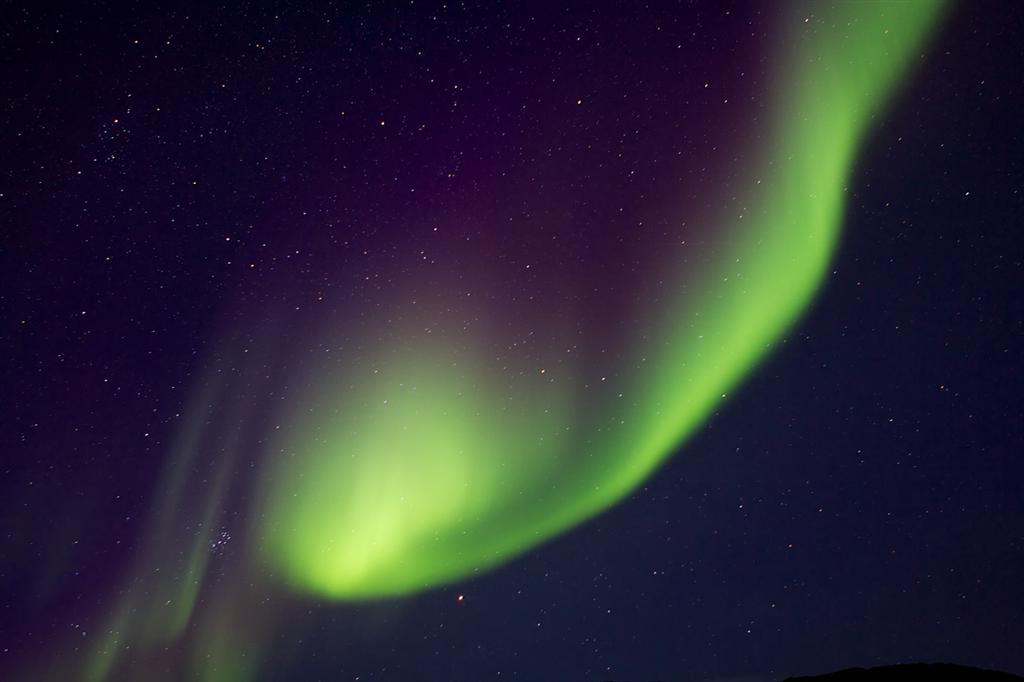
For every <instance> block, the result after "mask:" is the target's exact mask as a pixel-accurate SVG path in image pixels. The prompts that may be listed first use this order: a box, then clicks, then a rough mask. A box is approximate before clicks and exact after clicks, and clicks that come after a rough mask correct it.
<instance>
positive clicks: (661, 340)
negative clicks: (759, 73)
mask: <svg viewBox="0 0 1024 682" xmlns="http://www.w3.org/2000/svg"><path fill="white" fill-rule="evenodd" d="M940 7H941V6H940V4H938V3H931V2H913V3H901V4H875V3H865V4H856V3H850V4H842V5H839V6H837V7H833V8H829V9H828V10H824V14H825V15H826V16H822V6H815V9H817V10H818V11H819V13H818V15H817V16H815V17H814V19H813V20H809V21H807V22H806V23H805V22H804V21H802V19H799V18H797V17H796V16H795V15H794V16H793V21H792V22H791V23H792V24H795V25H797V26H798V28H797V29H796V30H795V31H794V34H793V35H792V36H788V37H789V38H790V39H791V40H792V45H793V51H792V53H791V54H790V55H788V62H787V68H786V69H784V70H783V72H782V73H783V74H784V75H783V79H784V81H785V83H786V85H785V86H784V87H782V88H781V89H780V90H781V92H780V94H779V97H778V100H777V101H776V102H775V115H776V121H777V123H776V132H775V134H774V135H772V136H771V137H770V138H769V139H770V143H769V146H768V148H767V149H766V150H762V152H761V153H762V154H763V159H764V161H762V162H761V164H760V165H759V167H758V168H757V170H756V172H755V173H753V174H751V175H749V176H747V177H748V178H749V185H748V186H749V194H748V197H747V198H746V201H745V205H746V206H748V207H749V210H748V211H746V214H745V217H744V218H743V221H742V223H741V224H736V225H730V224H728V223H729V222H730V221H729V220H728V219H724V218H723V223H724V225H723V228H724V230H725V231H726V232H727V234H728V235H729V246H727V247H725V248H722V249H721V251H720V253H719V254H718V255H717V256H716V257H714V260H713V265H712V266H711V267H709V268H708V269H707V271H706V272H705V274H704V275H703V279H704V281H703V282H701V283H700V286H699V287H698V289H699V290H700V292H701V294H700V295H699V296H698V297H697V298H696V299H692V298H691V299H689V300H685V301H678V302H677V303H676V304H674V305H670V306H668V307H667V308H666V309H664V310H660V311H657V314H656V319H654V320H652V322H651V327H652V330H651V333H647V334H642V335H641V334H637V335H636V336H635V337H634V345H633V350H632V356H633V359H634V362H633V365H634V366H635V372H634V374H633V376H632V377H631V378H630V379H629V380H628V381H627V382H626V383H625V388H624V390H623V391H622V397H618V396H615V397H613V398H612V399H610V400H601V399H595V402H598V403H600V406H599V407H597V408H596V409H593V408H590V409H588V411H587V415H586V417H587V418H586V420H585V423H579V422H580V421H584V420H581V419H579V418H578V411H577V410H578V407H577V405H576V404H575V403H574V395H575V394H573V393H572V392H571V391H570V390H568V389H566V388H561V387H559V388H555V387H553V385H552V384H550V383H541V382H533V383H531V382H529V381H528V380H519V379H508V378H503V377H502V376H499V375H498V373H497V372H495V371H492V370H491V368H489V367H488V366H487V363H486V362H483V361H482V360H480V359H479V358H478V357H477V358H474V357H470V356H469V354H467V353H464V352H463V353H453V352H448V351H445V350H443V349H437V348H435V349H431V348H430V347H425V346H424V345H423V343H424V341H425V340H424V339H421V338H417V337H416V335H415V332H413V331H412V330H410V332H409V334H408V335H406V339H405V341H404V345H401V346H398V347H394V348H390V349H388V350H386V351H383V352H382V353H381V355H380V356H379V357H377V358H376V359H375V360H376V362H375V363H374V365H373V366H374V367H377V368H380V369H374V370H373V371H372V372H370V371H361V369H360V368H357V367H352V368H350V371H348V372H347V373H346V376H345V378H344V381H340V380H339V381H338V384H339V385H343V386H344V388H342V389H338V388H335V387H331V386H330V385H326V386H324V387H322V388H321V389H320V392H319V393H318V394H317V395H316V396H315V397H313V398H311V400H310V401H309V403H310V404H311V405H314V407H312V408H311V409H310V411H309V412H308V413H306V414H304V415H302V417H301V418H300V419H297V420H296V423H295V424H294V425H293V427H292V428H291V430H290V431H289V432H288V434H287V435H286V436H285V437H284V438H283V439H282V441H281V443H280V446H281V449H282V451H283V452H285V453H286V456H285V457H282V458H281V461H282V464H281V465H280V466H278V467H276V468H274V469H273V470H272V471H271V474H270V477H269V480H270V481H271V482H270V484H269V486H268V493H267V497H266V505H265V506H264V507H262V508H263V509H264V510H265V517H264V518H265V519H266V522H265V524H264V525H263V527H262V529H261V531H260V533H259V534H260V535H261V536H262V538H261V540H262V546H261V548H262V550H263V552H264V553H265V555H266V557H267V559H268V560H269V562H270V563H271V565H272V566H273V567H274V570H275V571H276V572H277V573H278V574H279V576H280V577H281V578H283V579H284V580H285V581H286V582H287V583H288V584H289V585H290V586H291V587H293V588H295V589H298V590H300V591H305V592H310V593H313V594H319V595H323V596H327V597H333V598H345V599H352V598H367V597H380V596H388V595H399V594H405V593H411V592H415V591H418V590H422V589H425V588H429V587H431V586H434V585H437V584H440V583H444V582H448V581H452V580H457V579H459V578H462V577H465V576H467V575H472V574H474V573H475V572H478V571H480V570H483V569H485V568H487V567H490V566H494V565H496V564H498V563H500V562H502V561H504V560H507V559H509V558H511V557H512V556H514V555H516V554H517V553H519V552H522V551H523V550H525V549H527V548H529V547H531V546H533V545H535V544H537V543H539V542H541V541H543V540H545V539H547V538H550V537H551V536H553V535H555V534H557V533H559V532H561V531H564V530H566V529H568V528H570V527H572V526H573V525H575V524H578V523H579V522H581V521H583V520H584V519H587V518H588V517H591V516H593V515H594V514H596V513H598V512H600V511H601V510H603V509H605V508H607V507H608V506H609V505H611V504H614V503H615V502H617V501H618V500H620V499H621V498H622V497H623V496H624V495H626V494H627V493H629V491H631V490H632V489H633V488H635V487H636V486H637V485H638V484H640V483H641V482H642V481H643V480H644V479H645V478H646V477H647V476H648V475H649V474H650V473H651V472H652V471H653V470H654V469H655V468H656V467H657V466H658V465H659V464H660V463H661V462H662V461H663V460H664V459H665V458H666V457H667V456H668V455H669V454H670V453H671V452H673V450H674V449H676V448H677V447H678V446H679V445H680V443H681V442H682V441H684V440H685V439H686V438H687V437H688V436H690V435H691V434H692V433H693V431H694V430H695V429H696V428H697V427H698V426H699V425H700V424H701V422H702V421H703V420H704V419H705V418H706V417H707V415H708V414H709V413H710V412H711V411H712V410H713V409H714V408H715V406H716V405H717V404H718V403H719V401H720V400H721V398H722V397H723V395H724V394H725V393H726V392H727V391H729V390H731V389H732V388H733V387H734V386H735V385H736V384H737V382H739V381H740V380H741V379H742V378H743V376H744V375H745V374H746V373H747V372H748V371H749V370H750V369H751V368H752V367H753V366H754V365H755V364H756V362H757V361H758V360H759V359H760V358H761V357H762V356H763V355H764V354H765V353H766V352H767V351H768V350H769V349H770V348H771V345H772V343H774V342H775V341H777V340H778V339H779V338H780V336H781V335H782V334H783V333H784V332H785V330H786V329H787V328H788V327H789V326H790V325H791V324H792V323H793V321H794V320H795V319H796V318H797V317H798V315H799V314H800V313H801V312H802V311H803V310H804V308H805V307H806V306H807V304H808V303H809V302H810V301H811V299H812V298H813V295H814V293H815V291H816V289H817V287H818V286H819V283H820V282H821V280H822V277H823V274H824V272H825V270H826V268H827V265H828V263H829V261H830V258H831V256H832V254H833V252H834V250H835V247H836V243H837V238H838V233H839V227H840V223H841V218H842V213H843V209H844V192H845V183H846V181H847V178H848V177H849V175H850V173H851V170H852V166H853V162H854V159H855V154H856V151H857V147H858V145H859V144H860V143H861V142H862V140H863V139H864V137H865V135H866V133H867V132H868V129H869V126H870V124H871V122H872V119H873V118H874V116H875V115H876V114H877V113H878V112H879V111H880V110H881V109H882V107H883V106H884V104H885V101H886V98H887V95H888V94H889V93H890V91H891V90H892V89H893V88H894V87H896V85H897V84H898V83H899V82H900V80H901V78H902V77H903V74H904V73H905V72H906V71H907V70H908V67H910V66H911V62H912V58H913V57H914V56H915V55H917V54H918V50H919V49H920V47H921V45H922V44H923V42H924V40H925V38H926V36H927V34H928V33H929V31H930V29H931V28H932V26H933V25H934V22H935V20H936V18H937V16H938V15H939V13H940ZM808 14H809V15H812V14H813V12H810V11H809V12H808ZM735 222H736V223H739V221H738V220H737V221H735ZM648 339H653V341H650V340H648ZM555 347H557V345H555V344H553V345H552V349H554V348H555ZM480 355H483V353H482V352H481V353H480ZM327 383H328V384H330V382H327Z"/></svg>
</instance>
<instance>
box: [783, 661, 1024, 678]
mask: <svg viewBox="0 0 1024 682" xmlns="http://www.w3.org/2000/svg"><path fill="white" fill-rule="evenodd" d="M809 680H827V681H828V682H889V681H890V680H892V681H893V682H896V681H900V682H902V681H903V680H958V681H959V680H982V681H983V682H1011V681H1012V680H1024V677H1019V676H1017V675H1012V674H1010V673H1004V672H999V671H998V670H984V669H982V668H972V667H970V666H966V665H954V664H952V663H908V664H906V665H884V666H880V667H878V668H847V669H846V670H839V671H837V672H834V673H826V674H824V675H810V676H808V677H787V678H786V679H785V680H783V682H807V681H809Z"/></svg>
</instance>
